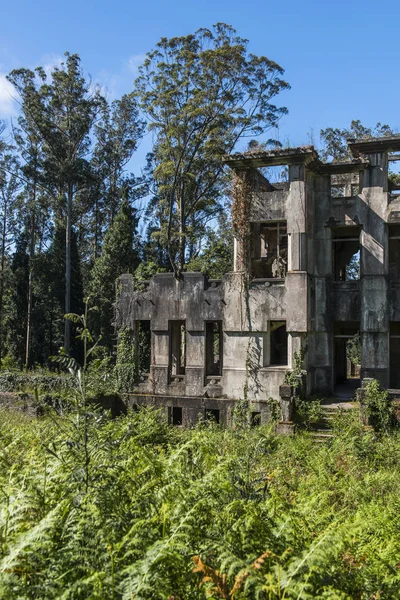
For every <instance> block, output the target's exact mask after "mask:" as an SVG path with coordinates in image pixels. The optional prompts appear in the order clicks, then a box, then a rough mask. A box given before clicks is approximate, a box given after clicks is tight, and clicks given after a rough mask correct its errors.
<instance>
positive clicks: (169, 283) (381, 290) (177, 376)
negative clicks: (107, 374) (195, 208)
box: [117, 137, 400, 424]
mask: <svg viewBox="0 0 400 600" xmlns="http://www.w3.org/2000/svg"><path fill="white" fill-rule="evenodd" d="M349 148H350V150H351V153H352V157H353V158H352V159H351V160H349V161H346V162H332V163H323V162H322V161H321V160H320V159H319V157H318V154H317V152H316V151H315V149H314V147H312V146H306V147H300V148H290V149H280V150H275V151H257V152H251V153H244V154H234V155H231V156H229V157H226V159H225V162H226V165H227V166H228V167H230V168H231V169H232V170H233V171H234V172H235V174H236V177H237V178H239V179H240V180H242V181H245V182H246V185H244V186H243V189H244V190H245V193H246V194H247V196H246V199H245V200H246V202H247V205H248V214H247V219H248V235H246V236H242V237H240V236H238V237H237V239H236V240H235V259H234V268H233V272H232V273H226V275H224V277H223V278H222V280H210V279H208V278H207V277H205V276H203V275H202V274H201V273H184V274H183V276H182V278H181V279H180V280H177V279H176V278H175V277H174V276H173V274H172V273H162V274H158V275H156V276H154V277H153V278H152V279H151V281H149V282H146V283H145V285H144V286H142V287H141V289H138V290H135V288H134V283H133V278H132V276H131V275H128V274H127V275H123V276H122V277H121V279H120V288H119V289H120V293H119V299H118V302H117V324H118V326H119V327H128V328H130V329H131V330H132V332H134V337H135V339H136V345H137V354H138V357H139V360H138V364H139V365H140V369H138V374H137V375H138V379H137V386H136V387H135V389H132V390H131V392H132V393H131V394H130V395H129V398H130V402H131V403H132V404H135V405H142V404H150V403H151V404H155V405H157V406H160V407H163V408H164V410H165V411H166V412H167V414H168V418H169V420H170V422H171V423H175V424H189V423H193V422H196V421H197V420H198V418H199V417H203V418H204V417H205V416H207V415H211V416H212V417H213V418H215V420H216V421H217V422H220V423H223V424H228V423H229V422H230V421H231V418H232V410H233V409H234V406H235V403H237V401H238V400H239V399H242V398H243V397H244V396H245V397H246V398H247V399H248V400H249V401H250V403H251V410H252V411H253V418H254V420H255V421H256V420H257V421H259V422H265V421H267V420H268V418H269V405H270V403H269V401H268V399H269V398H275V399H277V400H279V398H280V395H281V397H282V396H284V394H282V388H284V386H282V384H283V383H284V379H285V374H286V373H287V371H290V370H291V369H292V368H293V366H294V360H295V358H296V356H299V353H300V349H301V348H303V350H304V369H305V372H306V374H305V393H306V394H308V395H310V394H318V395H320V396H323V395H330V394H332V393H334V390H335V386H336V385H337V384H338V383H342V384H343V382H345V381H346V380H349V379H350V377H351V376H352V375H356V376H357V373H354V372H353V373H351V372H350V369H349V364H348V363H349V361H348V359H347V354H346V348H347V342H348V340H349V339H350V338H352V337H353V336H355V335H356V334H358V332H359V336H360V340H361V361H360V362H361V365H360V368H361V378H364V377H373V378H376V379H378V380H379V381H380V383H381V385H382V386H383V387H384V388H400V195H399V196H398V195H397V194H396V192H397V188H396V185H395V184H394V183H393V182H391V179H390V178H389V177H388V173H389V169H388V166H389V164H390V162H391V161H395V160H398V159H400V137H390V138H379V139H370V140H367V141H365V140H364V141H353V142H349ZM277 165H279V166H282V167H283V168H285V169H286V172H287V174H288V177H287V182H286V183H280V184H272V183H270V181H269V180H268V179H267V178H266V177H265V175H264V174H265V170H266V168H268V167H273V166H277ZM263 173H264V174H263ZM246 257H247V258H246ZM143 341H144V342H143ZM281 386H282V388H281Z"/></svg>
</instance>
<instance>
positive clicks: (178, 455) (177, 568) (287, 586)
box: [0, 409, 400, 600]
mask: <svg viewBox="0 0 400 600" xmlns="http://www.w3.org/2000/svg"><path fill="white" fill-rule="evenodd" d="M335 428H336V432H335V433H336V435H335V436H334V438H333V439H332V440H331V441H330V442H329V443H327V444H322V445H318V444H316V443H315V441H314V440H313V439H312V436H311V435H310V434H309V433H307V432H303V433H298V434H297V435H295V436H294V437H279V436H276V435H275V434H274V433H273V430H272V428H268V427H259V428H254V429H250V430H241V431H239V430H237V431H234V430H223V429H221V428H219V427H218V426H217V425H215V424H212V425H201V426H199V427H197V428H195V429H192V430H182V429H181V428H172V427H169V426H168V425H167V424H166V423H165V421H164V420H163V419H162V418H161V415H160V413H157V412H156V411H152V410H141V411H140V412H139V413H130V414H128V415H126V416H121V417H119V418H117V419H114V420H111V419H110V418H109V417H108V416H107V415H105V414H102V413H100V412H96V411H93V412H91V411H90V410H89V409H85V410H84V411H82V410H81V411H77V412H76V413H71V414H69V415H66V416H64V417H59V416H57V415H56V414H52V413H50V414H49V415H47V416H46V417H45V418H42V419H37V420H29V419H25V418H24V417H23V416H21V415H13V414H12V413H8V412H7V413H6V412H2V413H0V598H4V599H7V600H10V599H11V600H13V599H17V598H40V599H53V598H63V599H74V600H79V599H82V600H83V599H88V598H90V599H103V598H104V599H111V598H114V599H119V598H126V599H128V598H129V599H130V598H135V599H149V600H150V599H151V600H153V599H154V600H157V599H160V600H161V599H163V600H164V599H169V600H172V599H174V600H191V599H206V598H211V599H217V598H228V599H237V600H241V599H245V598H246V599H253V598H256V599H257V598H260V599H263V598H265V599H274V598H282V599H283V598H298V599H300V598H304V599H305V598H324V599H325V598H329V599H345V598H348V599H354V598H356V599H357V598H359V599H366V600H367V599H370V598H398V597H399V589H400V562H399V561H400V558H399V557H400V536H399V533H398V532H399V527H400V510H399V509H400V500H399V498H400V468H399V467H400V436H399V434H398V433H397V432H394V433H391V434H390V435H387V434H383V433H382V434H376V433H374V432H368V431H365V430H364V429H362V428H360V426H359V425H358V424H357V422H356V420H354V419H353V418H352V417H351V416H346V415H341V416H340V418H338V419H337V420H336V424H335Z"/></svg>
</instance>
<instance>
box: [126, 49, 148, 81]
mask: <svg viewBox="0 0 400 600" xmlns="http://www.w3.org/2000/svg"><path fill="white" fill-rule="evenodd" d="M145 58H146V55H145V54H133V55H132V56H130V57H129V58H128V62H127V66H128V69H129V71H130V72H131V73H133V74H134V75H135V76H136V75H137V74H138V73H139V67H140V65H142V64H143V63H144V60H145Z"/></svg>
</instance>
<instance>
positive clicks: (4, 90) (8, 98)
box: [0, 73, 17, 118]
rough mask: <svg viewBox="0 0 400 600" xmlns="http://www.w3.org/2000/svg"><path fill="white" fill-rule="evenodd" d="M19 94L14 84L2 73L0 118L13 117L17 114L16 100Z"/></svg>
mask: <svg viewBox="0 0 400 600" xmlns="http://www.w3.org/2000/svg"><path fill="white" fill-rule="evenodd" d="M16 97H17V92H16V91H15V89H14V87H13V86H12V84H11V83H10V82H9V81H8V80H7V79H6V76H5V75H4V74H3V73H0V116H1V117H3V118H4V117H11V116H12V115H14V114H15V113H16V112H17V103H16V101H15V98H16Z"/></svg>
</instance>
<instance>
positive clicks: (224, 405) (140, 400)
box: [124, 394, 274, 427]
mask: <svg viewBox="0 0 400 600" xmlns="http://www.w3.org/2000/svg"><path fill="white" fill-rule="evenodd" d="M124 402H125V404H126V406H127V407H129V408H131V409H133V410H136V409H138V408H140V407H143V406H146V407H154V408H158V409H161V410H162V412H163V413H164V414H165V418H166V419H168V422H169V423H170V424H171V425H182V426H184V427H190V426H194V425H196V424H197V423H200V422H203V421H207V420H208V421H214V422H216V423H218V424H220V425H222V426H225V427H231V426H232V425H233V424H234V422H235V414H234V411H235V407H238V402H237V401H235V400H232V399H228V398H200V397H196V396H162V395H146V394H127V395H126V396H125V398H124ZM273 410H274V404H273V403H271V402H269V401H259V402H250V405H249V416H250V420H251V424H253V425H259V424H260V425H264V424H266V423H268V422H269V421H270V419H271V414H272V412H273Z"/></svg>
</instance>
